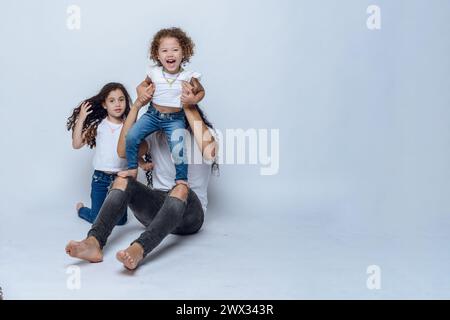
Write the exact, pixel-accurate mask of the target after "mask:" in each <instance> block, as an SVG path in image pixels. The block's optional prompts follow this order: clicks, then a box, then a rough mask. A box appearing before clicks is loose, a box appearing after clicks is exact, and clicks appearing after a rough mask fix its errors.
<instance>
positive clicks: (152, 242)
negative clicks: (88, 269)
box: [88, 178, 204, 257]
mask: <svg viewBox="0 0 450 320" xmlns="http://www.w3.org/2000/svg"><path fill="white" fill-rule="evenodd" d="M170 191H171V190H169V191H163V190H158V189H150V188H148V187H146V186H145V185H143V184H142V183H140V182H138V181H136V180H135V179H132V178H128V183H127V187H126V189H125V191H122V190H120V189H111V190H110V191H109V192H108V195H107V196H106V199H105V202H104V203H103V205H102V207H101V209H100V211H99V213H98V216H97V219H96V220H95V222H94V224H93V225H92V228H91V230H89V232H88V237H89V236H93V237H95V238H96V239H97V240H98V242H99V244H100V247H101V248H103V247H104V245H105V244H106V240H107V239H108V236H109V235H110V234H111V231H112V230H113V228H114V226H115V225H116V224H117V222H118V221H119V220H120V218H121V217H122V214H123V212H124V209H125V208H126V207H127V206H129V208H130V209H131V210H132V211H133V213H134V215H135V217H136V219H137V220H139V222H141V223H142V224H143V225H144V226H145V228H146V230H145V231H144V232H143V233H142V234H141V235H140V237H139V238H138V239H136V240H135V241H133V242H132V244H133V243H134V242H138V243H139V244H140V245H141V246H142V247H143V248H144V257H145V256H146V255H147V254H148V253H150V252H151V251H152V250H153V249H154V248H155V247H156V246H157V245H159V244H160V243H161V241H162V240H163V239H164V238H165V237H166V236H167V235H169V234H170V233H173V234H178V235H187V234H193V233H196V232H197V231H198V230H199V229H200V228H201V226H202V224H203V219H204V214H203V208H202V205H201V202H200V200H199V199H198V197H197V195H196V194H195V192H194V191H192V190H191V189H189V192H188V197H187V200H186V201H183V200H180V199H178V198H175V197H172V196H170V195H169V193H170Z"/></svg>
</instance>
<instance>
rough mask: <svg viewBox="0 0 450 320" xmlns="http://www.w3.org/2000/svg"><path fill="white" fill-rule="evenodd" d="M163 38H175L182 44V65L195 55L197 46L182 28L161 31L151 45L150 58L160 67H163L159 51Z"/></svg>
mask: <svg viewBox="0 0 450 320" xmlns="http://www.w3.org/2000/svg"><path fill="white" fill-rule="evenodd" d="M163 38H175V39H177V40H178V42H179V43H180V47H181V50H182V51H183V57H184V58H183V60H182V62H181V63H187V62H189V60H190V58H191V57H192V56H193V55H194V47H195V44H194V42H193V41H192V39H191V38H190V37H189V36H188V35H187V34H186V32H184V31H183V30H181V29H180V28H168V29H161V30H159V31H158V32H157V33H156V34H155V36H154V37H153V40H152V43H151V45H150V58H151V59H152V60H153V61H155V62H156V63H157V65H158V66H160V67H161V66H162V64H161V62H160V61H159V60H158V49H159V45H160V44H161V39H163Z"/></svg>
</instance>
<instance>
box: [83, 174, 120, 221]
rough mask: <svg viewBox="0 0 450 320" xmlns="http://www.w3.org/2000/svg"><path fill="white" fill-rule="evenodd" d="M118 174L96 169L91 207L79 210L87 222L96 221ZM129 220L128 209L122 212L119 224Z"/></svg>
mask: <svg viewBox="0 0 450 320" xmlns="http://www.w3.org/2000/svg"><path fill="white" fill-rule="evenodd" d="M115 177H116V174H110V173H106V172H103V171H98V170H95V171H94V174H93V175H92V183H91V208H88V207H82V208H80V210H78V216H79V217H80V218H82V219H84V220H86V221H87V222H90V223H94V221H95V219H96V218H97V215H98V212H99V211H100V208H101V207H102V205H103V202H104V201H105V198H106V195H107V193H108V190H109V188H110V186H111V184H112V182H113V181H114V179H115ZM126 222H127V209H126V208H125V211H124V212H123V214H122V218H120V220H119V222H118V223H117V225H124V224H125V223H126Z"/></svg>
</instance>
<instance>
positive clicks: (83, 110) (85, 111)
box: [78, 101, 92, 122]
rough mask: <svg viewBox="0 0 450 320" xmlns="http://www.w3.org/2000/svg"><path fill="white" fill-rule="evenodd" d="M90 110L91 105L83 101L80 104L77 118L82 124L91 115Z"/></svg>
mask: <svg viewBox="0 0 450 320" xmlns="http://www.w3.org/2000/svg"><path fill="white" fill-rule="evenodd" d="M91 108H92V105H91V104H90V103H89V102H87V101H85V102H83V103H82V104H81V106H80V114H79V116H78V117H79V119H80V120H81V121H83V122H84V120H86V118H87V116H88V115H90V114H91V113H92V110H90V109H91Z"/></svg>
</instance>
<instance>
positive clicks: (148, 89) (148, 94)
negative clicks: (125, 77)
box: [136, 81, 155, 105]
mask: <svg viewBox="0 0 450 320" xmlns="http://www.w3.org/2000/svg"><path fill="white" fill-rule="evenodd" d="M145 84H146V82H145V81H143V82H142V83H141V84H140V85H139V86H138V87H137V88H136V92H137V95H138V100H139V102H140V103H142V105H145V104H147V103H149V102H150V101H151V100H152V98H153V93H155V85H154V84H153V83H150V84H149V85H145Z"/></svg>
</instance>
